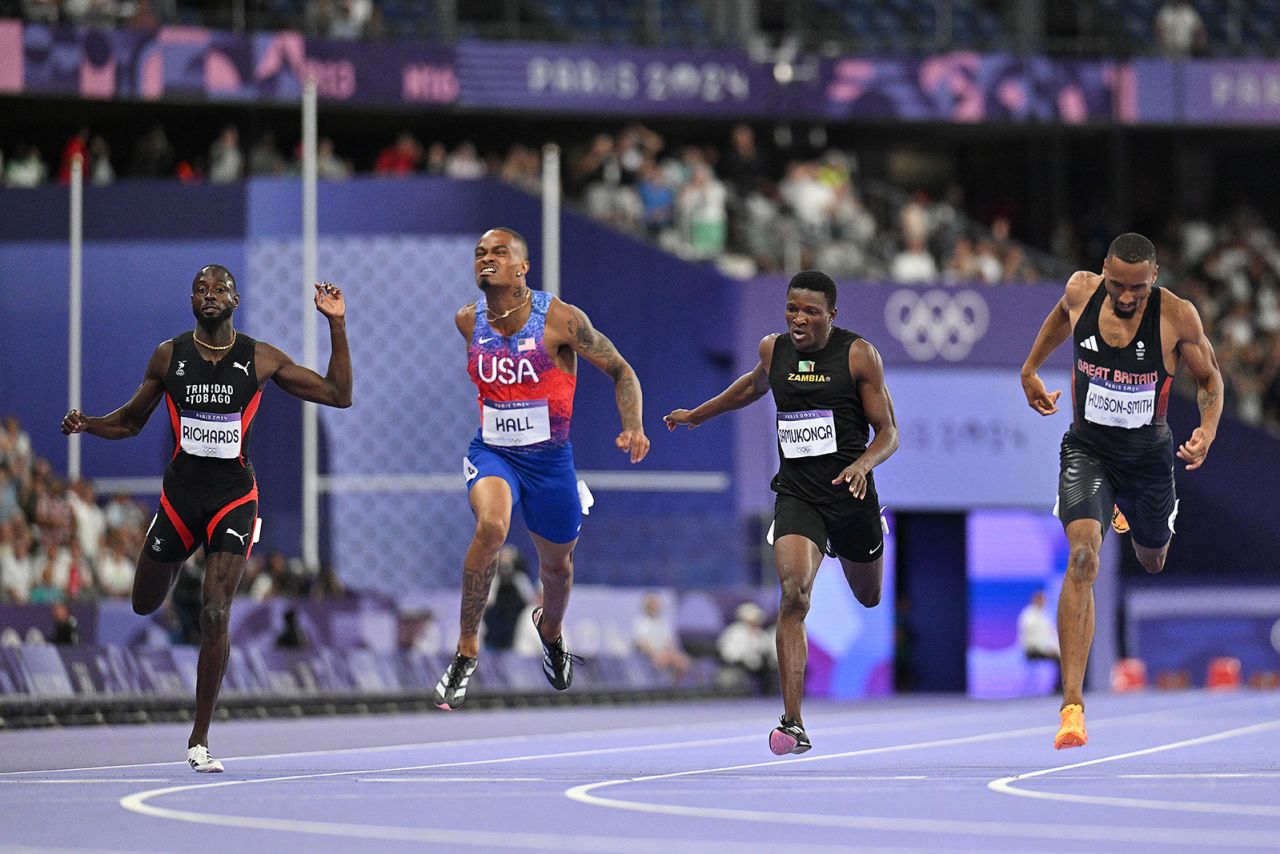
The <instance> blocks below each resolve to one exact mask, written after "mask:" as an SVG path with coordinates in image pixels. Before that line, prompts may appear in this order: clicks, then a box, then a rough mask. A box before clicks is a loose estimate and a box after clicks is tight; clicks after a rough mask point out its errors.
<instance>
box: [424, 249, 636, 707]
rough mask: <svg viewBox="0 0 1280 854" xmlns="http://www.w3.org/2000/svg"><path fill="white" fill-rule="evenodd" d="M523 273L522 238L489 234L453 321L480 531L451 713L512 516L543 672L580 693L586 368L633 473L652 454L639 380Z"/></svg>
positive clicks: (462, 696) (473, 654)
mask: <svg viewBox="0 0 1280 854" xmlns="http://www.w3.org/2000/svg"><path fill="white" fill-rule="evenodd" d="M528 272H529V244H528V243H527V242H526V241H525V239H524V238H523V237H521V236H520V235H519V234H518V233H517V232H515V231H513V230H511V229H509V228H492V229H490V230H488V231H486V232H485V233H484V234H483V235H482V236H481V237H480V240H479V242H478V243H477V244H476V249H475V276H476V285H477V286H478V287H479V288H480V290H481V292H482V296H481V297H480V298H479V299H478V300H476V301H475V302H474V303H472V304H470V305H465V306H463V307H462V308H461V309H459V311H458V313H457V316H456V317H455V318H454V322H455V324H456V325H457V327H458V332H459V333H460V334H461V335H462V337H463V339H464V340H465V341H466V342H467V371H468V373H470V375H471V379H472V381H473V382H474V383H475V384H476V389H477V395H476V397H477V401H478V403H479V408H480V421H481V424H480V429H479V430H478V431H477V432H476V435H475V438H474V439H472V441H471V446H470V448H469V449H468V450H467V455H466V457H465V458H463V461H462V465H463V474H464V476H465V477H466V481H467V489H468V492H469V497H470V502H471V510H472V512H473V513H474V514H475V517H476V528H475V534H474V535H473V536H472V538H471V545H470V546H469V547H468V549H467V555H466V558H465V559H464V560H463V564H462V607H461V627H460V631H459V636H458V646H457V651H456V653H455V655H454V657H453V661H452V662H450V664H449V666H448V668H446V669H445V672H444V675H442V676H441V677H440V681H439V683H438V684H437V685H436V689H435V692H434V695H433V700H434V702H435V704H436V706H437V707H439V708H441V709H446V710H451V709H456V708H458V707H459V706H461V705H462V703H463V702H464V701H465V700H466V696H467V686H468V684H469V682H470V680H471V675H472V674H473V673H474V672H475V669H476V664H477V661H478V657H479V654H480V622H481V619H482V618H483V617H484V609H485V605H486V603H487V601H488V597H489V587H490V586H491V585H492V583H493V576H494V572H495V571H496V569H497V565H498V552H499V550H500V549H501V548H502V546H503V544H504V543H505V542H506V540H507V533H508V532H509V530H510V528H511V513H512V511H513V510H514V509H515V507H516V506H517V505H519V507H520V509H521V513H522V514H523V516H524V521H525V525H526V526H527V527H528V529H529V534H530V536H531V537H532V539H533V544H534V547H535V548H536V549H537V552H538V574H539V576H540V578H541V580H542V587H543V602H544V604H543V606H542V607H540V608H537V609H535V610H534V612H533V622H534V625H535V626H536V627H537V629H538V636H539V637H540V638H541V640H542V651H543V655H542V669H543V672H544V673H545V674H546V677H547V681H548V682H550V683H551V686H552V687H553V688H555V689H556V690H557V691H563V690H565V689H567V688H568V687H569V685H570V684H571V683H572V682H573V656H572V655H571V654H570V653H569V650H568V648H567V647H566V646H565V642H564V638H563V637H562V633H561V628H562V624H563V621H564V614H565V609H566V608H567V607H568V604H569V591H570V588H571V587H572V586H573V549H574V546H575V545H576V544H577V542H578V532H579V530H580V529H581V527H582V515H583V512H584V511H585V510H586V508H587V507H589V506H590V504H589V502H590V493H589V492H587V490H586V487H585V484H580V483H579V482H578V477H577V474H576V473H575V471H574V466H573V447H572V445H571V444H570V443H569V420H570V418H571V417H572V415H573V393H574V389H575V387H576V385H577V379H578V377H577V373H578V357H579V356H581V357H582V358H584V359H586V360H587V361H588V362H590V363H591V364H593V365H595V366H596V367H597V368H599V369H600V370H601V371H603V372H604V373H605V374H607V375H608V376H609V378H610V379H612V380H613V383H614V388H615V393H616V398H617V403H618V414H619V415H620V416H621V417H622V432H620V433H619V434H618V436H617V438H616V439H615V440H614V444H616V445H617V446H618V447H619V448H620V449H621V450H622V451H623V452H624V453H626V454H628V455H629V456H630V458H631V462H632V463H638V462H640V461H641V460H643V459H644V457H645V455H646V454H648V453H649V439H648V437H646V436H645V434H644V427H643V426H642V423H641V413H642V398H641V392H640V380H639V378H637V377H636V372H635V371H634V370H632V368H631V365H629V364H628V363H627V360H626V359H624V358H622V355H621V354H620V353H618V350H617V348H615V347H614V346H613V342H612V341H610V340H609V339H608V338H607V337H605V335H604V334H603V333H602V332H600V331H598V330H597V329H596V328H595V327H594V326H592V325H591V321H590V320H589V319H588V318H587V315H586V314H585V313H583V311H582V310H581V309H579V308H576V307H575V306H572V305H570V304H569V303H566V302H563V301H561V300H560V299H558V298H556V297H553V296H551V295H550V294H548V293H546V292H544V291H535V290H533V289H532V288H530V287H529V285H528V283H527V282H526V281H525V276H526V275H527V274H528Z"/></svg>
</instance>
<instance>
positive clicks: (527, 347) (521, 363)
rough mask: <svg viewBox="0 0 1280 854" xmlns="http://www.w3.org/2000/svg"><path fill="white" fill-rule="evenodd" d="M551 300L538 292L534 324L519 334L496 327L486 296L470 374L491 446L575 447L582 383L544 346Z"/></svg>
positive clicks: (471, 348)
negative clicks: (573, 422)
mask: <svg viewBox="0 0 1280 854" xmlns="http://www.w3.org/2000/svg"><path fill="white" fill-rule="evenodd" d="M551 299H552V297H551V295H550V294H548V293H546V292H544V291H533V293H532V297H531V303H530V311H529V319H528V321H526V322H525V325H524V326H523V327H521V328H520V330H519V331H517V332H516V333H515V334H514V335H503V334H502V333H500V332H498V331H497V330H496V329H494V328H493V326H492V325H490V323H489V320H488V317H487V315H486V313H485V309H486V307H487V305H488V301H487V300H486V298H485V297H481V298H480V299H478V300H476V325H475V329H474V330H472V332H471V341H470V343H469V344H468V346H467V373H469V374H470V375H471V381H472V382H474V383H475V384H476V390H477V395H476V397H477V400H478V402H479V404H480V437H481V439H482V440H483V441H484V443H485V444H486V445H490V446H492V447H496V448H505V449H507V450H511V451H518V452H524V451H535V450H542V449H548V448H553V447H562V446H565V445H567V444H568V443H569V421H570V419H571V418H572V417H573V392H574V389H575V388H576V387H577V383H578V378H577V376H575V375H574V374H570V373H566V372H565V371H562V370H560V368H558V367H556V362H555V358H554V357H553V356H552V355H551V354H550V353H548V352H547V349H546V347H545V345H544V343H543V338H544V336H545V334H546V327H547V309H548V308H549V307H550V305H551Z"/></svg>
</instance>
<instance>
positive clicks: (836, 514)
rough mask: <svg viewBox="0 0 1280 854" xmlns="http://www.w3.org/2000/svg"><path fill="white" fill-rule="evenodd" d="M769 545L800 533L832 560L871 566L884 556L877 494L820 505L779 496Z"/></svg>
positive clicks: (882, 529)
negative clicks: (869, 564)
mask: <svg viewBox="0 0 1280 854" xmlns="http://www.w3.org/2000/svg"><path fill="white" fill-rule="evenodd" d="M769 533H770V537H769V542H770V543H776V542H777V541H778V539H779V538H780V537H784V536H786V535H787V534H799V535H800V536H802V537H805V538H807V539H809V540H811V541H813V542H814V543H815V544H817V546H818V548H819V549H821V550H822V552H823V554H827V555H830V556H831V557H842V558H844V559H845V560H850V561H853V562H855V563H870V562H871V561H873V560H875V559H876V558H878V557H880V555H882V554H884V520H883V519H881V518H880V502H879V500H878V499H877V498H876V496H875V494H874V493H873V494H871V495H868V496H867V497H866V498H862V499H858V498H853V497H850V498H849V499H848V500H847V501H840V502H837V503H834V504H819V503H811V502H808V501H805V500H804V499H802V498H796V497H795V496H794V495H783V494H779V495H778V497H777V499H776V500H775V501H774V505H773V525H772V526H771V527H770V528H769Z"/></svg>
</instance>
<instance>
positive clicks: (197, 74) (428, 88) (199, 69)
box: [0, 22, 458, 105]
mask: <svg viewBox="0 0 1280 854" xmlns="http://www.w3.org/2000/svg"><path fill="white" fill-rule="evenodd" d="M0 24H3V25H4V26H3V29H0V48H3V46H4V45H5V44H8V43H12V42H14V41H15V39H14V38H13V29H14V26H15V25H14V24H13V23H12V22H0ZM17 26H19V27H20V28H21V45H22V51H21V56H22V62H21V67H20V68H11V67H10V66H11V65H12V62H6V61H5V60H4V59H0V91H3V90H5V89H9V90H12V91H24V92H29V93H41V94H56V95H76V96H79V97H82V98H101V99H104V100H109V99H113V98H137V99H142V100H161V99H169V98H183V99H192V98H195V99H202V98H203V99H208V100H214V101H258V102H263V103H271V102H281V101H289V102H293V101H297V99H298V98H299V96H300V94H301V91H302V81H303V80H305V79H306V77H307V76H308V75H310V76H313V77H314V78H315V80H316V84H317V90H318V94H319V97H320V98H321V99H324V100H327V101H349V102H358V103H363V104H403V105H417V104H452V103H454V102H455V101H456V100H457V98H458V80H457V77H456V76H455V74H454V71H453V53H452V50H450V49H449V48H441V47H435V46H430V45H424V44H417V43H411V42H395V43H378V44H374V43H350V42H325V41H319V40H315V39H306V38H304V37H303V36H302V35H301V34H300V33H293V32H282V33H263V34H258V35H241V34H237V33H230V32H222V31H218V30H207V29H203V28H199V27H161V28H160V29H158V30H113V31H102V30H96V29H89V28H80V27H65V26H64V27H51V26H46V25H41V24H25V25H17ZM3 55H4V51H3V50H2V49H0V56H3Z"/></svg>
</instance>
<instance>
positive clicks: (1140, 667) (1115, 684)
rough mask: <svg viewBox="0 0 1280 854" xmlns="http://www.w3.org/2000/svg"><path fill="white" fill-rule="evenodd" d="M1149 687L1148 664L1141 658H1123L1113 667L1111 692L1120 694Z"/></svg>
mask: <svg viewBox="0 0 1280 854" xmlns="http://www.w3.org/2000/svg"><path fill="white" fill-rule="evenodd" d="M1146 687H1147V664H1146V662H1145V661H1143V660H1142V659H1141V658H1122V659H1120V660H1119V661H1117V662H1116V663H1115V664H1114V665H1113V666H1112V667H1111V690H1112V691H1115V692H1116V693H1118V694H1124V693H1128V692H1130V691H1141V690H1142V689H1144V688H1146Z"/></svg>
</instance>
